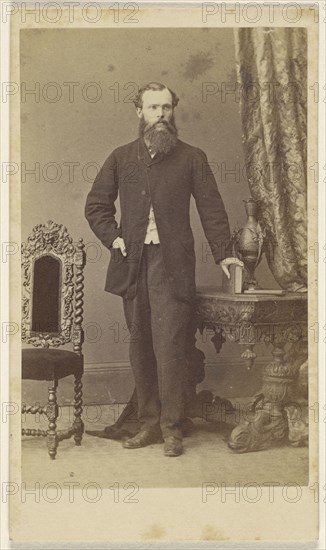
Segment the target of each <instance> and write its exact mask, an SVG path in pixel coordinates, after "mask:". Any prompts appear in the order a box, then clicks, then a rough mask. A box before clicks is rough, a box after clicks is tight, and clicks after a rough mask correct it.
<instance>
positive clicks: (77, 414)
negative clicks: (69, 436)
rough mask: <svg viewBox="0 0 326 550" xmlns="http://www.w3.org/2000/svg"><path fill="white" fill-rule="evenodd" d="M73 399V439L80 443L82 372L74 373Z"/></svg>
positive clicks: (81, 426)
mask: <svg viewBox="0 0 326 550" xmlns="http://www.w3.org/2000/svg"><path fill="white" fill-rule="evenodd" d="M74 386H75V400H74V422H73V428H74V430H75V435H74V440H75V444H76V445H81V441H82V438H83V433H84V422H83V421H82V413H83V383H82V374H77V375H75V384H74Z"/></svg>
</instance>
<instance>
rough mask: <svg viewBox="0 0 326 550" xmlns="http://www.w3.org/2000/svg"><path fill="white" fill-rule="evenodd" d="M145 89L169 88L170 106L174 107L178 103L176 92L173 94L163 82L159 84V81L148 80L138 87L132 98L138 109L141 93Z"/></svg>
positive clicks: (141, 104)
mask: <svg viewBox="0 0 326 550" xmlns="http://www.w3.org/2000/svg"><path fill="white" fill-rule="evenodd" d="M147 90H153V91H157V90H169V92H170V94H171V95H172V107H173V108H174V107H176V106H177V105H178V103H179V98H178V96H177V94H175V93H174V92H173V91H172V90H170V88H168V87H167V86H165V84H161V82H149V83H148V84H145V85H144V86H142V87H141V88H139V90H138V93H137V95H136V97H135V99H134V104H135V107H139V108H140V109H141V108H142V106H143V95H144V93H145V92H147Z"/></svg>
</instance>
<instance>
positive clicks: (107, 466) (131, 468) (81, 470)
mask: <svg viewBox="0 0 326 550" xmlns="http://www.w3.org/2000/svg"><path fill="white" fill-rule="evenodd" d="M122 408H123V406H121V405H116V404H115V405H103V406H99V405H96V406H93V407H92V406H89V407H87V408H86V410H85V411H84V422H85V428H86V429H88V430H101V429H103V428H104V427H105V426H107V425H110V424H112V423H113V422H114V421H115V420H116V419H117V417H118V415H119V414H120V413H121V410H122ZM61 410H62V416H61V418H60V420H59V422H58V428H59V429H60V428H63V427H67V426H68V425H69V423H70V418H71V414H72V413H71V409H70V408H69V407H63V408H62V409H61ZM23 420H24V419H23ZM225 420H226V421H225V422H205V421H203V420H200V419H196V420H195V429H194V433H193V434H192V435H191V436H190V437H187V438H184V454H183V455H182V456H180V457H177V458H168V457H165V456H164V455H163V444H154V445H150V446H148V447H146V448H142V449H133V450H130V449H124V448H123V447H122V445H121V441H114V440H109V439H100V438H97V437H93V436H90V435H88V434H85V435H84V437H83V441H82V445H81V446H80V447H77V446H75V444H74V440H73V439H70V440H64V441H62V442H60V445H59V448H58V453H57V458H56V460H54V461H52V460H50V458H49V456H48V454H47V447H46V440H45V438H43V437H41V438H36V437H24V438H23V441H22V479H23V481H24V482H25V483H26V486H27V487H28V486H35V484H36V483H40V485H41V486H43V485H44V484H46V483H51V482H54V481H55V482H56V483H61V484H62V483H64V482H65V481H66V482H67V481H72V480H73V481H74V482H76V483H80V484H81V486H83V485H85V484H86V483H89V482H95V483H98V484H99V485H100V486H101V487H102V488H107V487H110V486H112V485H113V484H114V483H119V484H122V485H125V484H127V483H134V484H136V485H137V486H139V487H144V488H149V487H181V488H183V487H200V486H202V484H203V483H205V482H213V483H216V484H219V485H220V486H221V484H222V483H223V484H225V486H236V485H237V484H240V485H243V484H246V483H258V484H261V485H262V484H265V485H268V484H269V483H277V484H279V485H285V484H288V483H294V484H298V485H307V484H308V470H309V464H308V448H307V447H298V448H295V447H291V446H287V445H283V446H279V447H274V448H269V449H267V450H263V451H258V452H252V453H245V454H236V453H234V452H233V451H231V450H230V449H229V448H228V446H227V438H228V435H229V434H230V431H231V430H232V427H233V425H234V419H232V418H231V417H230V418H229V417H227V418H226V419H225ZM25 427H35V428H43V429H46V427H47V424H46V421H45V420H43V419H42V418H39V417H37V416H33V417H32V416H31V415H28V416H27V417H26V424H25Z"/></svg>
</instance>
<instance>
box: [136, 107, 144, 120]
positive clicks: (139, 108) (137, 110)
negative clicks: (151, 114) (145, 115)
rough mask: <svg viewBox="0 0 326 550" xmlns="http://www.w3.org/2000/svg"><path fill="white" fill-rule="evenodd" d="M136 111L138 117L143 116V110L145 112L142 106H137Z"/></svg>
mask: <svg viewBox="0 0 326 550" xmlns="http://www.w3.org/2000/svg"><path fill="white" fill-rule="evenodd" d="M136 112H137V116H138V118H141V115H142V112H143V110H142V108H141V107H136Z"/></svg>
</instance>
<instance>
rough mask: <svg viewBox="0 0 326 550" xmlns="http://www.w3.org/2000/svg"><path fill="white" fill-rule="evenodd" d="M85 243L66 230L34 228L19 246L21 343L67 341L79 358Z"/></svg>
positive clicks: (60, 227) (52, 226)
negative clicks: (20, 250)
mask: <svg viewBox="0 0 326 550" xmlns="http://www.w3.org/2000/svg"><path fill="white" fill-rule="evenodd" d="M84 265H85V252H84V243H83V240H82V239H79V241H78V243H74V242H73V240H72V238H71V237H70V236H69V234H68V231H67V229H66V227H64V226H63V225H58V224H57V223H55V222H53V221H49V222H47V223H46V224H39V225H36V226H35V227H34V229H33V231H32V233H31V234H30V235H29V237H28V239H27V240H26V242H25V243H23V244H22V279H23V280H22V288H23V295H22V341H23V342H25V343H26V344H32V345H33V346H36V347H43V348H48V347H50V346H53V347H58V346H61V345H64V344H67V343H69V342H72V343H73V349H74V351H75V352H76V353H79V354H81V352H82V344H83V340H84V334H83V329H82V321H83V303H84V275H83V270H84Z"/></svg>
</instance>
